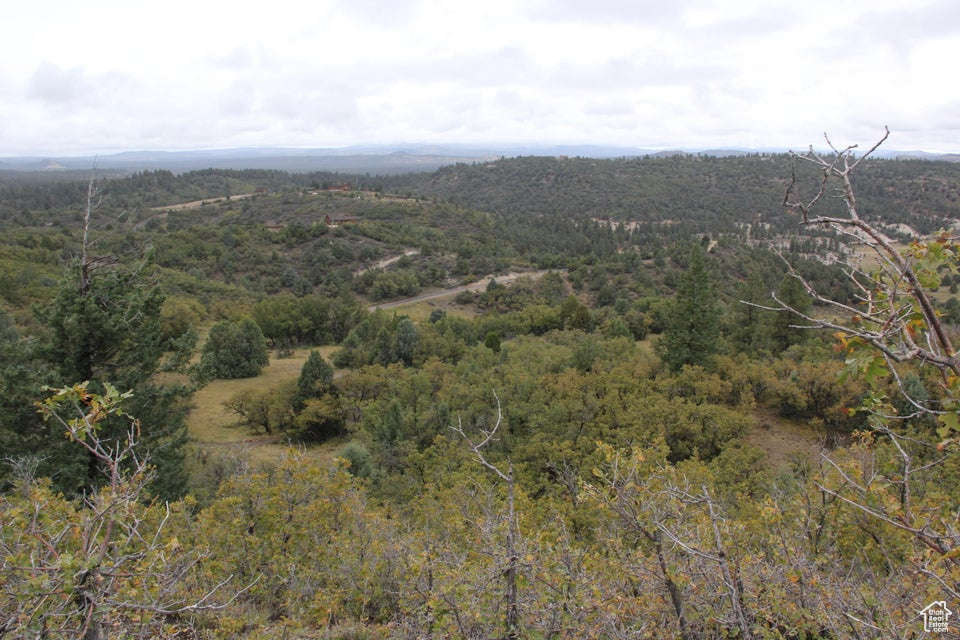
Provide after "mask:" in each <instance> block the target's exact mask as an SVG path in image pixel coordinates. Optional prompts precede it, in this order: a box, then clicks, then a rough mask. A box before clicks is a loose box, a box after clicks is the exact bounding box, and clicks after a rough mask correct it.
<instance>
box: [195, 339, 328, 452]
mask: <svg viewBox="0 0 960 640" xmlns="http://www.w3.org/2000/svg"><path fill="white" fill-rule="evenodd" d="M337 349H338V347H335V346H327V347H315V348H314V349H297V350H296V351H295V352H294V354H293V355H292V356H290V357H288V358H281V359H277V358H275V357H273V356H272V355H271V358H270V364H269V365H267V367H266V368H264V370H263V372H262V373H261V374H260V375H259V376H257V377H256V378H241V379H239V380H214V381H213V382H211V383H210V384H208V385H206V386H205V387H204V388H202V389H200V390H199V391H197V392H196V394H194V396H193V407H192V409H191V410H190V413H189V414H188V415H187V420H186V422H187V430H188V431H189V433H190V440H191V441H192V442H193V443H194V444H195V445H196V446H198V447H200V448H202V449H207V450H212V449H223V448H235V449H247V450H248V452H249V453H250V457H251V459H253V460H269V459H276V458H279V457H280V456H281V455H283V452H284V451H285V450H286V449H287V447H288V443H287V442H286V441H285V439H284V436H283V434H271V435H265V434H257V433H253V432H251V431H250V429H248V428H247V427H245V426H243V425H241V424H238V417H237V416H236V415H234V414H231V413H229V412H228V411H227V410H226V409H225V408H224V406H223V403H224V402H226V401H227V400H229V399H230V398H231V397H233V396H234V395H236V394H237V393H239V392H241V391H245V390H255V389H269V388H270V387H273V386H276V385H278V384H281V383H283V382H288V381H295V380H296V379H297V377H298V376H299V375H300V369H301V368H302V367H303V363H304V362H305V361H306V359H307V356H309V355H310V351H312V350H316V351H319V352H320V353H322V354H323V357H324V358H327V359H329V358H330V356H331V355H332V354H333V352H334V351H336V350H337ZM324 448H325V449H327V450H328V451H333V448H331V447H329V446H327V447H324ZM317 453H318V454H319V453H320V452H319V451H318V452H317ZM327 455H329V454H327Z"/></svg>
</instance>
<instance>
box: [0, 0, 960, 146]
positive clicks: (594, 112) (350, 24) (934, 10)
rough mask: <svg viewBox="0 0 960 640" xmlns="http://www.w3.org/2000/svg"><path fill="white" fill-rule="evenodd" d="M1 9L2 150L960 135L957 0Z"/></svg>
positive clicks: (956, 140) (366, 2) (930, 140)
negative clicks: (886, 130)
mask: <svg viewBox="0 0 960 640" xmlns="http://www.w3.org/2000/svg"><path fill="white" fill-rule="evenodd" d="M6 13H7V14H9V15H7V16H5V18H6V22H7V27H8V28H7V30H6V32H5V38H4V39H3V40H2V41H0V156H2V155H9V154H17V153H31V152H36V153H48V154H56V153H86V152H106V151H113V150H119V149H136V148H178V149H179V148H199V147H229V146H235V145H251V144H261V145H296V146H326V145H345V144H351V143H374V142H381V143H391V142H401V141H413V142H417V141H429V142H484V141H486V142H491V141H496V142H513V141H516V142H529V141H539V142H594V143H614V144H628V145H635V146H665V147H678V146H685V147H694V146H695V147H717V146H730V145H741V146H744V145H753V146H759V145H763V146H794V147H798V146H804V145H806V144H807V143H809V142H817V141H818V139H819V136H820V134H821V132H822V131H824V130H831V129H834V130H835V131H836V133H837V135H838V136H839V137H844V138H845V139H846V137H847V136H863V135H866V136H867V139H868V140H873V139H874V138H875V137H876V134H877V132H878V131H880V130H882V127H883V125H885V124H889V125H890V126H891V128H892V129H893V131H894V135H893V138H892V140H891V142H890V143H889V144H890V145H891V146H897V147H910V148H922V147H926V148H931V149H932V148H936V149H938V150H954V151H960V123H958V121H957V118H958V117H957V116H956V115H955V114H956V113H957V105H958V103H960V89H958V88H957V87H956V86H955V84H954V83H952V82H951V78H952V76H953V75H954V74H953V70H952V69H951V65H952V63H953V57H954V55H953V52H954V49H955V42H956V40H957V37H958V36H960V34H958V33H957V32H958V30H960V6H958V5H956V4H955V3H954V2H953V1H952V0H926V1H924V0H917V1H916V2H913V3H911V4H910V6H909V7H908V6H906V5H904V4H903V3H902V1H901V0H851V1H850V2H846V3H839V4H838V3H836V2H833V1H832V0H808V2H806V3H800V4H798V3H796V2H795V1H794V0H790V1H789V2H788V1H786V0H677V1H675V2H663V0H595V1H594V2H591V3H584V2H580V1H579V0H523V1H518V0H486V1H485V2H483V3H452V2H449V1H448V0H397V1H392V2H389V3H384V2H381V1H379V0H316V1H315V2H311V3H301V2H294V1H291V0H274V2H272V3H270V4H269V5H263V3H260V2H253V1H252V0H240V1H237V2H230V3H227V2H220V1H217V2H195V1H191V2H188V1H187V0H168V2H166V3H161V4H156V5H151V7H150V8H149V9H145V8H144V6H142V5H136V4H135V3H134V4H131V3H129V2H121V1H120V0H91V2H88V3H83V4H77V3H74V2H68V1H67V0H48V1H47V2H46V3H44V4H43V5H39V4H36V3H32V4H28V3H17V5H16V6H15V7H13V8H8V9H7V11H6ZM898 127H899V130H898ZM860 140H862V138H861V139H860ZM860 140H853V141H860Z"/></svg>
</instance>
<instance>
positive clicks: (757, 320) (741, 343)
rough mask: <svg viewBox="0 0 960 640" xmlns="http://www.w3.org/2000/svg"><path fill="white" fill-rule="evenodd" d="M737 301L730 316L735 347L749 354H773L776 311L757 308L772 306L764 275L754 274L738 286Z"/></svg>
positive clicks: (731, 341) (729, 325) (728, 334)
mask: <svg viewBox="0 0 960 640" xmlns="http://www.w3.org/2000/svg"><path fill="white" fill-rule="evenodd" d="M734 295H735V297H736V302H735V303H734V305H733V307H732V308H731V310H730V313H729V314H727V317H728V332H727V336H728V338H729V340H730V343H731V344H732V345H733V348H734V349H736V350H737V351H741V352H744V353H749V354H756V353H759V352H762V351H771V350H772V349H773V344H772V342H771V337H770V332H771V327H770V323H771V316H773V315H774V312H772V311H767V310H765V309H761V308H760V307H758V306H755V305H766V306H770V303H771V302H772V301H771V300H770V290H769V289H768V288H767V287H766V285H765V283H764V281H763V278H762V277H761V276H760V274H758V273H756V272H754V273H751V274H750V275H749V276H748V277H747V279H746V280H745V281H743V282H741V283H739V284H737V287H736V291H735V292H734Z"/></svg>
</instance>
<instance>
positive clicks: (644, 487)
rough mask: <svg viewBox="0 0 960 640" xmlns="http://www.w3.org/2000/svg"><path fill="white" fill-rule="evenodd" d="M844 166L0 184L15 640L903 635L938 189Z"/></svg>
mask: <svg viewBox="0 0 960 640" xmlns="http://www.w3.org/2000/svg"><path fill="white" fill-rule="evenodd" d="M857 161H858V159H857V158H856V157H855V156H853V155H852V154H847V153H839V154H837V155H836V156H835V157H829V158H827V161H826V162H825V163H820V162H819V161H818V160H817V159H815V158H811V159H810V160H808V161H800V162H799V163H797V162H795V161H794V159H792V158H790V157H788V156H785V155H749V156H742V157H727V158H717V157H711V156H688V155H678V156H674V157H663V158H653V157H645V158H622V159H612V160H598V159H590V158H565V157H564V158H545V157H526V158H504V159H501V160H498V161H494V162H488V163H482V164H474V165H466V164H458V165H453V166H449V167H445V168H442V169H440V170H438V171H436V172H432V173H420V174H407V175H400V176H371V175H346V174H335V173H314V174H291V173H285V172H279V171H257V170H244V171H227V170H224V171H221V170H206V171H194V172H187V173H182V174H174V173H172V172H169V171H145V172H138V173H135V174H131V175H99V176H96V175H94V176H90V175H87V176H83V177H82V178H81V179H77V180H73V179H70V178H72V176H67V177H61V178H59V179H56V180H51V179H42V178H40V177H38V176H36V175H26V174H25V175H18V174H4V175H2V176H0V228H2V236H0V389H2V393H0V403H2V411H0V458H2V459H3V462H2V464H0V489H2V492H3V493H2V496H0V522H2V525H3V526H2V533H0V565H2V568H0V587H2V588H0V636H3V635H6V634H9V635H11V637H89V638H101V637H144V638H147V637H150V638H154V637H177V638H220V637H249V638H264V637H276V638H290V637H303V638H344V639H346V638H410V639H413V638H452V637H458V638H478V639H479V638H556V639H559V638H570V639H572V638H677V637H679V638H683V639H684V640H693V639H695V638H720V637H729V638H742V639H746V638H781V639H790V640H793V639H797V640H799V639H801V638H804V639H812V638H850V639H854V638H856V639H860V638H867V637H870V638H873V637H883V638H909V637H918V638H919V637H921V636H922V635H923V633H924V620H923V618H922V616H921V610H923V609H924V608H925V607H926V606H927V605H928V604H930V603H931V602H936V601H945V602H947V603H948V605H952V604H953V603H956V604H960V556H958V550H960V531H958V526H957V520H956V513H957V512H958V510H960V490H958V487H957V483H956V478H957V477H958V476H957V474H958V472H960V456H958V434H960V425H958V415H960V414H958V405H957V401H958V392H960V361H958V358H957V355H956V352H955V350H954V349H953V347H952V344H954V342H955V341H956V340H957V339H958V330H957V327H958V325H960V303H958V301H957V297H956V293H957V286H958V285H960V258H958V245H957V240H956V234H957V229H956V227H955V226H953V228H952V229H951V226H952V225H955V222H956V220H958V219H960V210H958V208H960V204H958V202H957V196H958V193H960V165H957V164H951V163H940V162H928V161H917V160H911V161H894V160H874V159H871V158H867V159H865V160H863V161H862V162H859V163H858V162H857ZM851 166H852V167H854V168H853V169H850V167H851ZM824 176H827V177H828V178H829V180H828V181H826V182H824ZM847 178H849V179H850V182H849V183H847V182H846V179H847ZM788 186H789V187H790V191H789V194H788V197H787V198H786V204H787V205H788V206H786V207H785V206H783V204H784V201H785V193H788V192H787V189H788ZM854 194H855V195H856V199H854V197H853V196H854ZM506 282H509V284H505V283H506ZM424 294H429V295H430V296H434V297H429V298H426V297H424V298H420V299H415V297H416V296H418V295H424ZM388 302H390V303H396V304H397V306H392V307H390V308H386V309H378V308H377V307H378V306H379V305H383V304H386V303H388ZM278 362H287V363H295V364H296V366H295V367H294V368H293V369H290V367H289V366H288V367H287V369H289V370H294V371H296V372H297V374H296V375H287V376H286V377H285V378H284V379H282V380H277V378H276V377H275V376H274V377H268V376H267V375H266V373H265V371H266V370H267V369H269V367H271V366H272V365H275V364H277V363H278ZM237 380H247V381H249V382H250V384H249V385H245V386H235V387H234V386H230V385H231V384H232V383H231V382H230V381H237ZM267 380H269V381H270V382H269V383H268V382H267ZM213 389H216V390H217V393H216V394H215V393H213V391H212V390H213ZM226 390H230V391H229V392H227V391H226ZM217 394H219V395H217ZM210 402H215V403H216V404H217V405H218V406H217V407H212V408H211V407H209V406H205V404H204V403H210ZM38 409H39V410H38ZM198 415H203V416H208V418H206V420H207V421H208V422H210V424H207V423H204V422H199V423H198V419H197V416H198ZM209 416H217V418H216V419H217V420H218V421H219V422H216V424H213V423H212V421H213V418H209ZM211 432H218V433H220V432H222V433H223V434H226V433H233V434H239V435H238V436H232V437H231V438H227V437H226V436H224V437H223V440H222V441H215V442H211V441H210V440H209V438H210V433H211ZM225 442H230V443H243V444H242V446H236V447H227V446H225V445H224V443H225ZM265 451H269V452H271V453H265ZM951 629H955V627H951Z"/></svg>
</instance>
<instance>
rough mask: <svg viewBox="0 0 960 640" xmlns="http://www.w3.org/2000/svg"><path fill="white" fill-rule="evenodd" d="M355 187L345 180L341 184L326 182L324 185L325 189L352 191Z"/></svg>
mask: <svg viewBox="0 0 960 640" xmlns="http://www.w3.org/2000/svg"><path fill="white" fill-rule="evenodd" d="M351 189H353V185H351V184H350V183H349V182H344V183H341V184H326V185H324V187H323V190H324V191H350V190H351Z"/></svg>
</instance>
